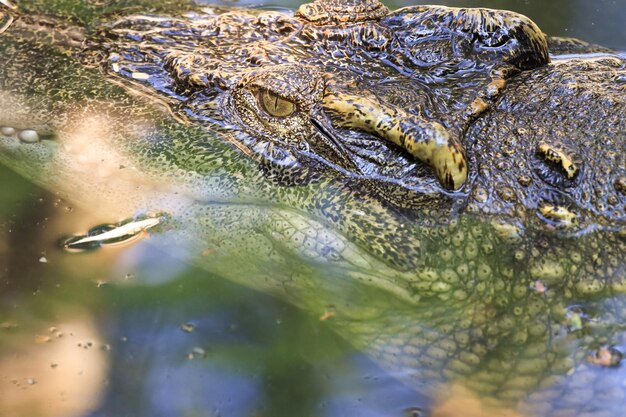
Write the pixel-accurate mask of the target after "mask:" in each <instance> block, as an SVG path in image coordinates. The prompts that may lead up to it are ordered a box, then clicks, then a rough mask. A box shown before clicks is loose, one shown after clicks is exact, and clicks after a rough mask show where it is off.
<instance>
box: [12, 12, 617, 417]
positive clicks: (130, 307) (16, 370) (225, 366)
mask: <svg viewBox="0 0 626 417" xmlns="http://www.w3.org/2000/svg"><path fill="white" fill-rule="evenodd" d="M511 3H512V4H505V3H504V2H498V3H497V5H498V7H503V8H506V7H508V8H512V9H516V8H518V7H522V11H527V12H528V10H535V9H532V8H533V7H534V8H537V7H546V6H545V5H543V6H538V5H540V3H539V2H523V3H521V2H511ZM581 3H582V2H581ZM568 4H571V3H568ZM585 4H586V3H585ZM614 5H616V2H607V4H606V6H607V8H604V7H603V6H602V3H600V2H597V3H595V7H596V8H597V10H596V11H597V14H593V12H594V10H591V11H589V13H587V14H585V18H586V19H585V21H587V22H588V21H591V22H595V21H600V20H602V19H606V15H605V13H606V10H607V9H610V7H613V6H614ZM288 6H292V5H288ZM526 7H528V9H524V8H526ZM563 8H564V7H563ZM572 9H575V10H579V9H577V8H575V7H568V8H567V10H568V11H569V12H570V13H569V15H568V16H564V15H560V14H558V13H545V14H546V15H550V17H551V19H552V21H553V23H552V24H551V25H550V26H545V25H543V24H542V27H544V28H545V27H550V28H551V29H554V31H552V30H549V29H545V30H546V31H547V32H551V33H558V34H563V33H567V34H570V32H569V31H570V30H572V29H571V28H573V27H576V28H579V27H580V25H579V24H578V23H574V22H580V17H578V18H577V17H576V16H579V15H580V14H576V13H574V12H573V11H572ZM580 9H583V5H581V6H580ZM620 10H621V9H620ZM528 13H530V12H528ZM572 16H574V17H572ZM557 17H558V19H562V20H560V21H557V20H558V19H557ZM610 17H611V19H615V21H616V22H620V21H623V20H622V18H621V17H619V16H618V14H617V13H614V14H612V15H611V16H610ZM576 19H579V20H576ZM611 22H612V20H611ZM540 24H541V23H540ZM611 27H615V32H614V33H612V34H611V36H608V37H606V36H607V35H606V33H607V32H610V31H611ZM559 28H561V29H559ZM565 29H568V30H567V31H565ZM572 32H573V30H572ZM571 34H572V35H574V34H577V35H578V36H581V34H580V33H578V32H577V33H571ZM585 35H587V36H582V37H584V38H586V39H589V40H592V41H598V42H600V41H601V39H609V38H610V42H607V43H606V44H607V45H610V46H617V47H620V45H621V46H624V45H626V41H623V39H622V40H620V38H619V36H623V33H622V31H621V27H620V26H619V25H616V26H612V23H610V22H606V23H605V24H603V25H602V27H601V28H598V31H597V32H596V33H585ZM0 184H3V187H2V189H0V416H7V417H12V416H18V417H21V416H29V417H37V416H46V417H47V416H63V417H67V416H101V417H104V416H111V417H113V416H164V417H165V416H167V417H169V416H255V415H261V416H294V415H298V416H322V415H323V416H344V415H358V416H366V417H369V416H372V417H374V416H400V417H401V416H406V415H413V416H417V415H421V413H422V412H421V411H420V410H422V409H424V410H425V409H427V408H428V407H429V406H430V405H431V404H430V401H431V399H429V398H425V397H422V396H420V395H419V394H417V393H416V391H415V390H414V389H412V388H411V387H409V386H407V385H404V384H403V383H401V382H400V381H399V380H398V379H397V378H395V377H393V376H392V375H390V374H389V373H388V372H387V371H385V370H383V369H381V368H380V367H379V366H378V365H377V364H376V363H374V362H373V361H372V360H371V359H370V358H369V357H368V356H366V355H365V354H364V353H363V352H362V350H360V349H355V348H354V347H353V346H352V345H350V344H349V343H348V342H347V341H346V340H344V339H343V338H341V337H339V336H338V335H337V334H336V333H335V332H333V331H331V330H330V326H329V325H328V323H330V322H332V321H333V320H334V319H336V318H334V317H333V316H332V314H333V313H334V311H335V308H336V306H335V305H333V303H331V302H327V303H321V305H322V306H323V308H320V309H315V310H314V309H312V310H309V311H302V310H300V309H297V308H295V307H293V306H291V305H289V304H286V303H284V302H282V301H280V300H278V299H277V298H274V297H271V296H269V295H266V294H264V293H261V292H257V291H253V290H250V289H247V288H245V287H243V286H240V285H237V284H235V283H232V282H230V281H227V280H224V279H222V278H221V277H220V276H219V274H216V273H213V274H212V273H208V272H206V270H204V269H197V268H194V267H191V266H189V265H188V264H187V263H185V262H181V261H180V260H178V258H176V257H174V256H170V255H169V254H168V253H167V252H164V251H163V250H159V249H155V248H154V246H153V245H151V244H150V243H151V242H150V240H149V239H147V240H144V241H141V242H139V243H135V244H133V245H130V246H119V247H112V248H107V249H106V250H102V251H96V252H93V253H82V254H68V253H66V252H64V251H62V250H61V249H60V247H59V240H60V239H61V238H62V237H63V236H66V235H67V234H72V233H84V232H85V231H87V230H88V229H89V228H91V227H93V226H95V225H98V224H102V223H104V222H114V221H118V220H123V219H111V218H103V217H101V215H100V214H99V213H96V212H95V211H92V210H90V209H89V205H88V204H87V205H84V206H78V205H74V204H73V203H71V202H68V201H64V200H62V199H59V198H58V196H56V195H55V194H54V193H52V192H49V191H46V190H43V189H41V188H38V187H36V186H34V185H32V184H31V183H29V182H27V181H25V180H23V179H22V178H21V177H20V176H18V175H17V174H15V173H13V172H12V171H9V170H8V169H7V168H5V167H4V166H0ZM166 247H167V246H166ZM172 252H174V250H172ZM211 255H212V253H211V252H210V249H207V253H206V256H207V257H210V256H211ZM354 297H355V298H356V299H358V297H357V294H355V295H354ZM380 303H381V304H382V303H383V301H380ZM396 376H397V375H396ZM446 395H449V396H450V397H451V398H453V399H454V398H456V400H457V401H456V402H454V401H450V402H446V401H443V402H442V404H443V405H440V408H439V409H438V412H439V413H440V414H439V415H458V413H459V409H458V408H457V409H455V408H454V407H455V404H457V405H456V406H457V407H459V406H458V404H461V406H460V407H461V409H463V407H464V408H465V409H464V410H463V411H464V412H466V413H468V414H469V413H470V412H474V411H475V412H479V411H477V410H478V408H479V405H478V402H477V400H476V399H475V398H473V397H472V395H471V394H468V392H467V391H466V390H464V389H463V388H462V387H461V388H457V387H453V389H451V391H450V393H449V394H446ZM446 407H447V408H446ZM470 410H472V411H470ZM446 412H447V413H449V414H445V413H446ZM477 415H478V414H477ZM481 415H485V414H481Z"/></svg>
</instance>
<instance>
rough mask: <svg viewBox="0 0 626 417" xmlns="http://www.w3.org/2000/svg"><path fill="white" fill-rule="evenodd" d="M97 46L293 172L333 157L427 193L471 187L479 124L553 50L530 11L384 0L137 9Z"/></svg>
mask: <svg viewBox="0 0 626 417" xmlns="http://www.w3.org/2000/svg"><path fill="white" fill-rule="evenodd" d="M348 3H350V2H348ZM337 10H343V12H342V13H338V12H337ZM92 47H93V48H95V49H97V50H99V51H102V50H103V49H104V50H106V51H107V54H106V56H104V61H103V62H104V65H105V68H106V70H107V71H108V72H109V74H111V75H112V76H114V77H118V78H119V77H121V78H122V79H123V80H124V81H125V82H128V81H130V82H131V83H133V84H136V85H141V86H148V87H150V88H151V89H154V90H157V91H159V92H161V93H162V94H163V96H164V98H165V99H166V100H168V101H170V105H171V104H172V103H173V104H174V105H175V109H176V110H175V111H176V112H177V114H180V115H181V116H182V117H184V118H186V119H189V120H194V121H208V122H210V123H214V124H215V123H217V124H221V125H228V126H229V127H231V128H233V129H234V130H236V131H238V134H237V135H236V137H237V140H236V141H237V143H236V146H238V147H239V148H240V149H242V150H243V151H244V152H246V153H248V154H250V155H253V156H255V157H257V158H258V159H259V160H260V161H261V162H262V163H264V164H268V165H270V170H271V171H273V172H275V173H276V172H277V171H278V170H276V169H275V168H276V167H280V169H281V170H283V172H284V174H283V176H284V177H286V178H288V180H287V181H289V182H290V183H293V182H294V181H296V182H298V181H302V180H303V178H299V179H297V178H296V179H294V177H297V176H300V177H303V176H308V177H309V178H310V177H311V176H314V175H315V174H314V172H315V171H316V170H317V169H318V168H319V166H320V165H322V166H325V167H326V168H328V167H332V168H333V169H337V170H339V171H343V172H344V173H347V174H348V175H353V176H366V177H368V178H371V177H377V178H378V179H379V180H385V179H386V180H389V181H391V182H400V183H401V184H402V185H403V186H406V187H409V188H411V187H413V188H416V189H419V190H420V191H427V192H428V191H429V192H438V191H440V188H439V186H437V185H436V184H434V183H433V181H432V180H431V179H432V178H436V179H437V180H438V182H439V183H440V185H441V186H443V188H444V189H447V190H458V189H460V188H461V187H462V186H463V184H464V183H465V182H466V181H467V173H468V164H467V160H466V157H465V151H464V148H463V143H462V139H461V134H462V131H463V130H464V129H465V125H466V123H467V122H468V121H469V120H471V119H472V118H473V117H475V116H476V115H478V114H479V113H481V112H482V111H484V110H485V109H486V108H488V106H489V104H490V102H492V101H493V100H494V99H495V98H496V97H497V96H498V95H499V92H500V90H501V89H502V87H503V86H504V84H505V80H506V79H508V78H509V77H510V76H511V75H512V74H514V73H516V72H519V71H522V70H526V69H531V68H535V67H538V66H541V65H544V64H546V63H547V62H548V61H549V59H548V53H547V44H546V39H545V37H544V35H543V34H542V33H541V31H540V30H539V29H538V28H537V27H536V25H535V24H534V23H533V22H532V21H530V20H529V19H528V18H526V17H524V16H520V15H517V14H515V13H512V12H506V11H494V10H487V9H455V8H447V7H410V8H405V9H401V10H398V11H395V12H389V11H388V10H387V9H386V8H385V7H384V6H382V4H380V3H379V2H378V1H372V2H366V3H362V2H357V3H356V4H343V3H337V2H330V1H317V2H316V3H313V4H309V5H304V6H302V7H301V8H300V9H299V11H298V12H297V13H296V14H295V16H290V15H288V14H285V13H276V12H256V13H250V12H243V11H240V10H233V11H231V10H224V9H219V8H205V9H202V10H201V11H199V12H198V13H190V14H187V15H185V16H181V17H179V18H174V19H173V18H171V17H167V18H165V17H155V16H132V17H128V18H124V19H120V20H118V21H117V22H115V23H113V24H111V25H108V26H104V27H103V28H102V31H101V33H100V36H99V37H98V38H97V39H95V40H93V41H92ZM381 139H382V140H381ZM315 167H318V168H315ZM310 168H313V169H312V171H313V173H311V169H310ZM431 170H432V171H431ZM305 172H306V174H303V173H305ZM433 174H434V175H433ZM277 176H280V174H277ZM304 180H305V181H307V179H304Z"/></svg>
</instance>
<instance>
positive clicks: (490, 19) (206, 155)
mask: <svg viewBox="0 0 626 417" xmlns="http://www.w3.org/2000/svg"><path fill="white" fill-rule="evenodd" d="M334 4H338V3H334V2H327V1H326V2H320V1H318V2H315V3H313V4H309V5H304V6H302V7H301V8H300V9H299V10H298V12H296V13H295V14H291V13H277V12H266V11H259V10H243V9H238V8H234V9H232V8H224V7H209V8H196V9H192V10H191V11H189V12H178V13H175V14H174V15H173V16H163V15H149V14H134V15H131V16H119V17H117V18H115V19H111V20H109V21H107V22H100V23H98V24H96V25H95V26H93V27H92V28H89V30H86V31H81V30H79V29H76V27H74V26H72V25H71V24H64V23H62V22H60V21H58V20H56V19H55V18H52V17H48V18H42V17H41V16H35V15H30V14H26V15H23V14H16V13H15V12H6V16H11V18H10V19H9V18H6V21H7V22H9V21H11V20H12V21H11V22H10V25H9V23H7V24H6V26H8V27H7V28H6V30H5V31H4V33H3V35H2V37H0V43H1V45H2V49H3V53H4V55H5V56H10V57H11V59H9V60H6V61H5V63H4V64H3V66H2V68H1V69H0V77H1V79H2V80H3V84H2V100H0V103H1V104H0V116H1V117H0V124H2V126H3V128H2V130H1V133H2V136H0V160H1V161H2V162H3V163H5V164H7V165H9V166H10V167H12V168H14V169H15V170H17V171H18V172H20V173H21V174H23V175H25V176H27V177H29V178H31V179H33V180H34V181H36V182H38V183H40V184H43V185H44V186H46V187H48V188H50V189H53V190H55V192H57V193H59V194H60V195H61V196H63V197H65V198H67V199H68V200H70V201H73V202H75V203H77V204H80V205H83V206H85V207H92V208H93V210H97V211H99V212H102V213H105V214H106V215H107V216H108V217H109V218H111V219H121V218H131V217H132V218H136V219H139V221H141V219H144V220H145V219H146V218H148V219H158V222H159V223H160V224H159V225H157V226H154V227H152V228H151V229H150V232H151V234H152V239H151V241H152V242H153V243H154V244H155V245H161V246H162V247H164V248H166V249H167V250H168V251H170V252H176V253H178V255H179V256H181V257H183V258H185V259H189V260H190V261H191V262H193V263H195V264H198V265H200V266H202V267H203V268H205V269H207V270H209V271H211V272H213V273H215V274H217V275H220V276H224V277H226V278H229V279H231V280H234V281H236V282H240V283H242V284H244V285H247V286H250V287H253V288H256V289H259V290H262V291H264V292H268V293H271V294H275V295H277V296H279V297H281V298H283V299H285V300H287V301H289V302H291V303H293V304H295V305H297V306H299V307H302V308H303V309H305V310H307V311H311V312H315V313H317V312H321V311H324V310H327V309H328V308H331V307H329V306H332V309H333V314H334V315H333V317H332V318H331V319H330V320H328V324H329V326H330V327H332V328H333V329H335V330H336V331H337V332H338V333H339V334H341V335H343V336H344V337H345V338H346V339H347V340H349V341H350V342H351V343H353V344H354V345H355V346H357V347H359V348H361V349H363V350H364V351H366V352H368V353H369V354H370V355H371V356H372V357H374V358H376V359H377V360H378V361H380V363H381V364H382V365H383V366H385V367H386V368H387V369H389V370H390V371H391V372H394V373H397V374H399V375H401V376H402V377H403V378H405V379H406V380H407V382H408V383H409V384H412V385H414V386H416V387H420V388H421V390H425V391H427V393H428V394H431V395H434V392H435V391H436V389H437V387H440V386H441V385H442V384H449V383H461V384H462V385H464V386H467V387H468V388H469V389H471V390H473V391H475V392H476V393H478V394H479V395H480V396H481V397H483V398H485V399H486V401H489V402H491V403H493V404H494V406H495V405H497V406H501V407H507V408H510V409H516V410H518V411H519V412H520V413H523V414H524V415H528V416H531V415H532V416H552V415H572V416H597V415H607V416H609V415H617V414H616V413H618V412H619V410H622V409H623V406H624V398H625V395H626V392H625V391H626V389H625V388H624V386H623V383H622V381H623V369H622V367H620V366H619V364H620V362H621V357H622V353H621V350H622V349H623V346H624V344H625V343H626V339H625V337H626V333H624V329H623V326H624V325H623V319H624V314H625V313H624V312H625V311H626V310H625V306H626V298H625V294H624V292H625V291H626V271H625V268H626V266H625V264H624V260H623V259H624V256H623V255H624V253H625V252H626V241H625V239H624V236H625V230H626V229H625V228H624V209H625V205H626V168H625V164H624V158H625V156H624V152H623V150H624V132H625V131H626V129H625V124H626V118H625V117H624V115H625V113H624V108H625V105H626V104H625V102H624V98H625V95H624V90H625V89H626V62H625V61H624V60H623V59H622V58H620V57H618V56H615V55H611V54H601V55H593V56H591V55H590V56H578V57H567V58H558V57H555V58H553V59H551V58H550V56H549V54H548V51H549V48H550V47H551V46H550V45H555V44H556V45H558V46H559V48H562V49H563V48H565V49H567V45H568V44H575V46H576V48H579V49H580V48H581V45H583V47H582V50H583V51H585V50H587V49H585V48H587V46H585V45H584V44H582V43H579V42H572V41H567V40H563V41H562V42H561V41H559V40H558V39H548V38H546V37H545V35H543V33H542V32H541V31H540V30H539V29H538V28H537V27H536V25H534V24H533V23H532V22H531V21H530V20H528V19H527V18H524V17H522V16H519V15H516V14H513V13H511V12H502V11H491V10H485V9H452V8H445V7H440V6H432V7H425V6H415V7H408V8H404V9H400V10H396V11H389V10H387V9H386V8H385V7H384V6H382V5H381V4H379V3H377V2H372V1H366V2H353V3H352V4H349V3H348V4H347V5H346V3H343V5H342V7H341V8H340V9H335V8H333V5H334ZM347 6H350V7H347ZM340 10H341V11H343V12H341V13H340V12H339V11H340ZM13 16H15V17H13ZM485 25H486V26H485ZM485 27H488V28H489V30H484V28H485ZM548 41H549V42H548ZM50 44H54V45H56V46H57V48H56V49H51V48H50ZM592 49H593V47H591V46H590V47H589V49H588V50H589V51H591V50H592ZM207 51H208V52H207ZM103 80H106V81H108V82H103ZM155 103H156V105H155ZM163 109H166V111H165V112H164V111H163ZM368 121H369V123H368ZM207 127H209V128H210V130H207ZM86 138H88V140H86ZM450 161H453V162H455V164H454V165H452V164H450ZM460 162H462V164H460ZM348 294H349V295H348ZM424 387H427V388H424Z"/></svg>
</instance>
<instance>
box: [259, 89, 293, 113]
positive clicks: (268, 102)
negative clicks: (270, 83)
mask: <svg viewBox="0 0 626 417" xmlns="http://www.w3.org/2000/svg"><path fill="white" fill-rule="evenodd" d="M260 102H261V106H262V107H263V109H264V110H265V111H266V112H267V113H268V114H269V115H270V116H274V117H287V116H290V115H291V114H293V112H294V111H296V105H295V103H294V102H292V101H289V100H287V99H285V98H283V97H281V96H279V95H278V94H276V93H274V92H272V91H270V90H261V93H260Z"/></svg>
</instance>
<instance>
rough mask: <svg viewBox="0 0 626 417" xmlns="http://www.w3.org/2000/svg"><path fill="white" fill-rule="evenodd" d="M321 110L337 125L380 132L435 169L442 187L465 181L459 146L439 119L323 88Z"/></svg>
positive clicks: (461, 153)
mask: <svg viewBox="0 0 626 417" xmlns="http://www.w3.org/2000/svg"><path fill="white" fill-rule="evenodd" d="M324 110H326V111H328V112H330V113H331V114H332V115H333V116H334V117H333V121H334V122H335V123H336V124H337V125H339V126H341V127H348V128H356V129H360V130H364V131H366V132H369V133H373V134H375V135H378V136H380V137H381V138H383V139H386V140H389V141H391V142H393V143H395V144H396V145H399V146H401V147H403V148H404V149H405V150H406V151H407V152H409V153H410V154H411V155H413V156H414V157H416V158H417V159H419V160H420V161H422V162H424V163H426V164H428V165H429V166H431V167H432V168H433V169H434V170H435V174H436V176H437V179H438V180H439V182H440V183H441V185H443V186H444V187H445V188H446V189H449V190H458V189H459V188H461V187H462V186H463V184H465V182H466V181H467V161H466V159H465V152H464V150H463V146H462V145H461V143H460V142H459V141H458V139H457V138H455V137H452V136H450V134H449V133H448V131H447V130H446V129H445V128H444V127H443V126H442V125H441V124H439V123H437V122H431V121H427V120H424V119H421V118H419V117H417V116H413V115H410V114H407V113H405V112H404V111H402V110H401V109H398V108H396V107H393V106H390V105H387V104H383V103H380V102H379V101H378V100H375V99H370V98H367V97H361V96H355V95H351V94H347V93H342V92H338V93H335V92H328V91H327V92H326V94H325V96H324Z"/></svg>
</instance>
